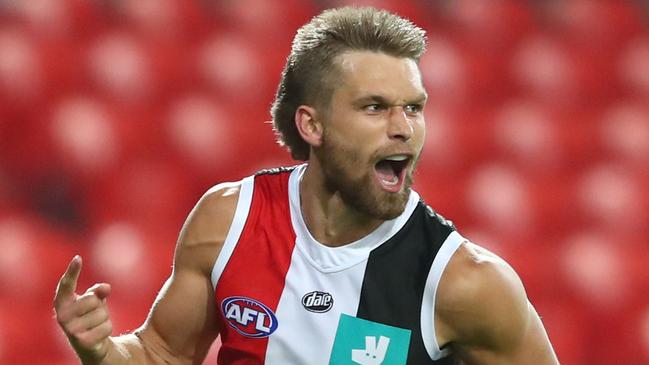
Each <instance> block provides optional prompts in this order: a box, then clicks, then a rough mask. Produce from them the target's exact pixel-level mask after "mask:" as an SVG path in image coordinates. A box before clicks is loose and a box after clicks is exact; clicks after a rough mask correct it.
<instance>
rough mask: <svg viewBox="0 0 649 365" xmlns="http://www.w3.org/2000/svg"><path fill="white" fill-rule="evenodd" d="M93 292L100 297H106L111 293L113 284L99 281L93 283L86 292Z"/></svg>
mask: <svg viewBox="0 0 649 365" xmlns="http://www.w3.org/2000/svg"><path fill="white" fill-rule="evenodd" d="M88 292H92V293H93V294H95V295H96V296H97V298H99V299H102V300H103V299H106V298H108V296H109V295H110V292H111V286H110V284H107V283H99V284H95V285H93V286H92V287H91V288H90V289H88V290H87V291H86V293H88Z"/></svg>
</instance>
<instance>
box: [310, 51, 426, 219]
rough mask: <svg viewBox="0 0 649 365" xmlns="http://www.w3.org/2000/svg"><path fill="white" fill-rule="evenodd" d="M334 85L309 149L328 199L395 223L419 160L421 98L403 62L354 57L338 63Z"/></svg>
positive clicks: (416, 76)
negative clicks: (336, 196) (335, 196)
mask: <svg viewBox="0 0 649 365" xmlns="http://www.w3.org/2000/svg"><path fill="white" fill-rule="evenodd" d="M337 65H338V70H339V72H340V77H339V78H338V79H339V80H341V81H342V83H341V85H336V87H335V91H334V92H333V95H332V99H331V103H330V105H329V109H328V111H327V113H325V114H326V119H325V120H324V121H323V140H322V145H321V146H320V147H317V148H315V149H314V152H315V157H316V158H317V159H318V160H319V162H320V164H321V166H322V168H323V173H324V176H325V179H326V186H327V188H328V189H329V190H331V191H332V192H336V191H338V192H340V194H341V197H342V198H343V200H344V201H345V202H346V203H348V204H350V205H351V206H352V207H354V208H355V209H357V210H358V211H359V212H361V213H364V214H367V215H369V216H370V217H373V218H377V219H383V220H387V219H393V218H396V217H397V216H398V215H399V214H401V212H403V209H404V208H405V205H406V203H407V201H408V196H409V194H410V187H411V185H412V173H413V170H414V166H415V163H416V161H417V159H418V157H419V154H420V152H421V149H422V146H423V141H424V135H425V128H424V116H423V108H424V104H425V102H426V92H425V90H424V88H423V85H422V82H421V75H420V72H419V68H418V67H417V64H416V63H415V62H414V61H413V60H411V59H408V58H397V57H394V56H389V55H386V54H383V53H377V52H370V51H353V52H347V53H344V54H342V55H340V56H339V57H338V58H337Z"/></svg>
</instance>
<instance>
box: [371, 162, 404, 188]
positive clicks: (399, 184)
mask: <svg viewBox="0 0 649 365" xmlns="http://www.w3.org/2000/svg"><path fill="white" fill-rule="evenodd" d="M406 171H407V168H404V169H403V170H401V172H400V173H399V181H397V183H396V184H394V185H391V184H386V183H385V182H384V181H383V179H381V177H379V175H378V174H377V173H376V172H375V173H374V176H375V177H376V180H378V183H379V185H380V186H381V189H383V190H385V191H387V192H389V193H398V192H400V191H401V189H402V188H403V185H404V181H405V177H406Z"/></svg>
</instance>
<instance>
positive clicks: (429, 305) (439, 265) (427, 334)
mask: <svg viewBox="0 0 649 365" xmlns="http://www.w3.org/2000/svg"><path fill="white" fill-rule="evenodd" d="M465 241H466V239H465V238H464V237H462V236H461V235H460V234H459V233H457V231H453V232H451V234H450V235H449V236H448V237H446V240H445V241H444V243H442V247H440V249H439V251H438V252H437V255H436V256H435V259H434V260H433V265H432V266H431V268H430V271H429V272H428V278H427V279H426V286H425V287H424V298H423V299H422V302H421V337H422V339H423V340H424V346H425V347H426V351H428V355H429V356H430V358H431V359H433V360H438V359H441V358H442V357H445V356H447V355H448V354H450V350H449V349H444V350H441V349H440V348H439V343H438V342H437V334H436V333H435V298H436V296H437V287H438V286H439V281H440V279H441V278H442V274H443V273H444V269H445V268H446V265H448V262H449V261H450V260H451V257H452V256H453V254H454V253H455V251H456V250H457V249H458V247H460V245H461V244H462V243H464V242H465Z"/></svg>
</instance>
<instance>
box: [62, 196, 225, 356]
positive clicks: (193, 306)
mask: <svg viewBox="0 0 649 365" xmlns="http://www.w3.org/2000/svg"><path fill="white" fill-rule="evenodd" d="M237 199H238V185H237V184H224V185H220V186H219V187H217V188H215V189H213V190H211V191H209V192H208V193H207V194H205V196H203V198H202V199H201V200H200V201H199V203H198V204H197V205H196V207H195V208H194V210H193V211H192V212H191V213H190V215H189V217H188V219H187V221H186V223H185V225H184V227H183V229H182V232H181V234H180V238H179V240H178V244H177V247H176V253H175V257H174V268H173V271H172V274H171V276H170V277H169V279H168V280H167V281H166V283H165V284H164V286H163V287H162V290H161V291H160V293H159V294H158V298H157V299H156V301H155V303H154V305H153V307H152V309H151V311H150V313H149V316H148V318H147V319H146V321H145V322H144V324H143V325H142V326H141V327H140V328H139V329H138V330H136V331H135V332H134V333H132V334H127V335H123V336H119V337H110V334H111V332H112V325H111V324H110V317H109V314H108V308H107V306H106V298H107V297H108V295H109V294H110V286H109V285H108V284H104V283H102V284H97V285H95V286H93V287H91V288H90V289H88V290H87V291H86V292H85V293H84V294H82V295H77V294H76V293H75V291H76V282H77V278H78V276H79V273H80V271H81V259H80V258H76V257H75V258H74V259H73V260H72V262H71V263H70V266H69V267H68V270H67V271H66V273H65V274H64V275H63V277H62V278H61V281H60V282H59V286H58V288H57V292H56V296H55V299H54V308H55V311H56V315H57V320H58V322H59V324H60V325H61V327H62V329H63V331H64V332H65V333H66V335H67V336H68V339H69V340H70V343H71V345H72V347H73V348H74V349H75V351H76V352H77V354H78V355H79V357H80V359H81V361H82V362H83V364H86V365H126V364H129V365H133V364H137V365H145V364H179V365H181V364H182V365H198V364H201V363H202V361H203V360H204V358H205V356H206V354H207V351H208V350H209V348H210V346H211V344H212V342H213V341H214V339H215V338H216V336H217V335H218V328H217V321H216V311H215V306H214V295H213V290H212V286H211V281H210V275H211V269H212V265H213V263H214V261H215V259H216V257H217V256H218V253H219V251H220V249H221V246H222V244H223V241H224V240H225V236H226V235H227V232H228V229H229V226H230V223H231V222H232V217H233V215H234V210H235V207H236V202H237Z"/></svg>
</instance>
